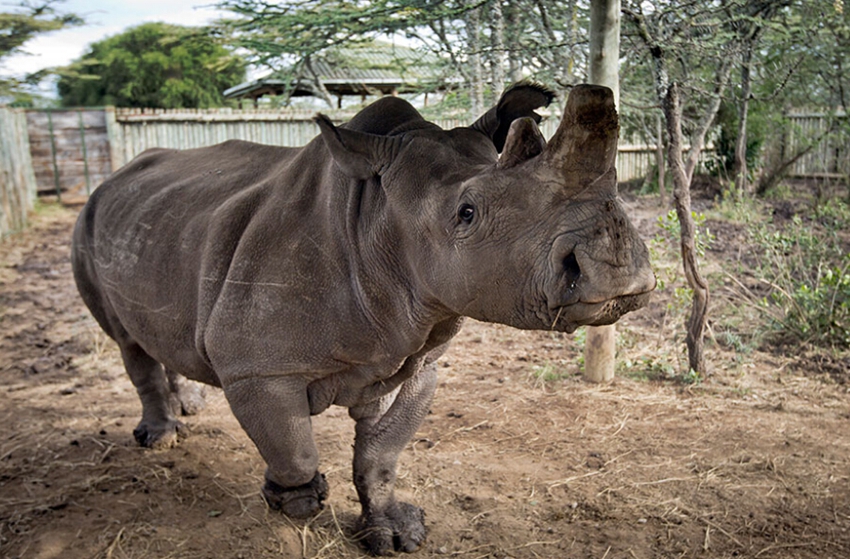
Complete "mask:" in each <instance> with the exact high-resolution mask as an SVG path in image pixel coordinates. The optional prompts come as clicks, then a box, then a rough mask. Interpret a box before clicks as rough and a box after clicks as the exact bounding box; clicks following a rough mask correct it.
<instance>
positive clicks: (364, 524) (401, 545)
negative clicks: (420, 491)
mask: <svg viewBox="0 0 850 559" xmlns="http://www.w3.org/2000/svg"><path fill="white" fill-rule="evenodd" d="M357 528H358V530H357V531H358V533H359V534H360V539H361V541H362V542H363V545H364V546H365V547H366V549H367V550H368V551H369V553H371V554H372V555H392V554H393V553H395V552H396V551H404V552H405V553H411V552H413V551H416V550H417V549H419V547H420V546H421V545H422V543H423V542H424V541H425V511H423V510H422V509H421V508H419V507H417V506H415V505H411V504H408V503H393V504H392V505H391V506H390V507H388V508H387V509H386V510H384V511H381V512H380V513H371V514H366V513H364V514H363V516H361V517H360V519H359V520H358V522H357Z"/></svg>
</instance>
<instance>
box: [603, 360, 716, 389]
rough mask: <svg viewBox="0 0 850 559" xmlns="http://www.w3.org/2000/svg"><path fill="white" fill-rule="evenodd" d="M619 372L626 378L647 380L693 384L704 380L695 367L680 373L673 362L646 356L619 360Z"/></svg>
mask: <svg viewBox="0 0 850 559" xmlns="http://www.w3.org/2000/svg"><path fill="white" fill-rule="evenodd" d="M617 372H618V374H620V375H622V376H624V377H626V378H630V379H633V380H638V381H645V382H648V381H664V382H674V383H677V384H693V385H696V384H699V383H700V382H702V375H700V373H698V372H696V371H694V370H693V369H691V370H689V371H687V372H685V373H680V372H678V371H677V369H676V367H675V366H674V365H673V364H672V363H669V362H666V361H662V360H658V359H655V358H653V357H646V356H644V357H640V358H638V359H625V360H622V361H618V362H617Z"/></svg>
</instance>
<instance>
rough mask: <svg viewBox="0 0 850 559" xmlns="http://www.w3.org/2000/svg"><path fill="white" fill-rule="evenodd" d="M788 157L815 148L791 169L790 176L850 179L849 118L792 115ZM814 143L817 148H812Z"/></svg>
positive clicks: (813, 113)
mask: <svg viewBox="0 0 850 559" xmlns="http://www.w3.org/2000/svg"><path fill="white" fill-rule="evenodd" d="M788 118H789V120H790V126H789V127H788V134H787V136H786V141H785V146H784V147H785V155H786V157H791V156H793V155H794V154H796V153H798V152H800V151H802V150H804V149H806V148H809V147H810V146H811V149H810V150H809V151H808V152H807V153H806V154H805V155H804V156H803V157H801V158H800V159H798V160H797V161H796V162H795V163H794V165H793V166H792V167H791V171H790V175H791V176H794V177H809V178H841V179H847V177H850V127H848V121H847V115H845V114H844V113H843V112H842V113H837V114H832V115H830V114H826V113H820V112H817V113H815V112H792V113H790V114H789V115H788ZM812 144H814V145H812Z"/></svg>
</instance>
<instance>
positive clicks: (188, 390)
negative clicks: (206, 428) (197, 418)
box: [177, 383, 207, 415]
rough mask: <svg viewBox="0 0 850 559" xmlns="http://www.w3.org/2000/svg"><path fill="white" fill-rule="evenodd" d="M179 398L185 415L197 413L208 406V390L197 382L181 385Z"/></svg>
mask: <svg viewBox="0 0 850 559" xmlns="http://www.w3.org/2000/svg"><path fill="white" fill-rule="evenodd" d="M177 398H178V399H179V400H180V412H181V413H182V414H183V415H195V414H197V413H199V412H200V411H201V410H203V409H204V408H206V407H207V400H206V390H204V387H203V386H200V385H198V384H195V383H192V384H186V385H185V386H182V387H180V390H179V391H178V393H177Z"/></svg>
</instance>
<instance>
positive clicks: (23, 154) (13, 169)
mask: <svg viewBox="0 0 850 559" xmlns="http://www.w3.org/2000/svg"><path fill="white" fill-rule="evenodd" d="M35 196H36V181H35V176H34V175H33V171H32V161H31V159H30V150H29V137H28V134H27V120H26V115H25V114H24V113H23V112H20V111H17V110H13V109H6V108H2V107H0V239H3V238H5V237H6V235H8V234H9V233H11V232H13V231H17V230H19V229H22V228H23V227H24V226H25V225H26V223H27V212H29V210H31V209H32V207H33V202H34V201H35Z"/></svg>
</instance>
